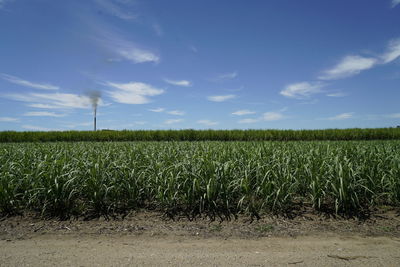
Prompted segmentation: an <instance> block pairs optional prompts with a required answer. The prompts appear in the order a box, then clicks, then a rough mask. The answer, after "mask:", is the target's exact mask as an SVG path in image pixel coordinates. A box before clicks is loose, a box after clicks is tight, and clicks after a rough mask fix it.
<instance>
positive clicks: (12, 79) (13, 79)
mask: <svg viewBox="0 0 400 267" xmlns="http://www.w3.org/2000/svg"><path fill="white" fill-rule="evenodd" d="M0 78H2V79H3V80H5V81H7V82H10V83H14V84H18V85H21V86H25V87H31V88H35V89H41V90H58V89H60V87H58V86H55V85H52V84H49V83H37V82H30V81H27V80H23V79H21V78H18V77H16V76H13V75H9V74H5V73H0Z"/></svg>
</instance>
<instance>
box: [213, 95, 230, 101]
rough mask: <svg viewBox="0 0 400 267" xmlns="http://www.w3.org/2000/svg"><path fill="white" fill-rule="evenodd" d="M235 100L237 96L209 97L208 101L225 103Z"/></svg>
mask: <svg viewBox="0 0 400 267" xmlns="http://www.w3.org/2000/svg"><path fill="white" fill-rule="evenodd" d="M233 98H236V95H214V96H209V97H207V99H208V100H209V101H212V102H224V101H227V100H229V99H233Z"/></svg>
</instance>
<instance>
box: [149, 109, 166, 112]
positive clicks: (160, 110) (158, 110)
mask: <svg viewBox="0 0 400 267" xmlns="http://www.w3.org/2000/svg"><path fill="white" fill-rule="evenodd" d="M148 110H149V111H151V112H164V111H165V108H150V109H148Z"/></svg>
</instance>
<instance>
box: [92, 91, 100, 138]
mask: <svg viewBox="0 0 400 267" xmlns="http://www.w3.org/2000/svg"><path fill="white" fill-rule="evenodd" d="M100 97H101V93H100V91H90V92H89V98H90V102H91V103H92V108H93V115H94V120H93V130H94V131H96V127H97V126H96V123H97V122H96V119H97V118H96V117H97V106H98V104H99V100H100Z"/></svg>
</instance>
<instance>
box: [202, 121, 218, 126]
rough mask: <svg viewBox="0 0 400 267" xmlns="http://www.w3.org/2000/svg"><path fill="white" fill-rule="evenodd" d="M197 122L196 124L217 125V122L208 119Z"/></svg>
mask: <svg viewBox="0 0 400 267" xmlns="http://www.w3.org/2000/svg"><path fill="white" fill-rule="evenodd" d="M197 123H198V124H203V125H206V126H213V125H217V124H218V122H216V121H210V120H198V121H197Z"/></svg>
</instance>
